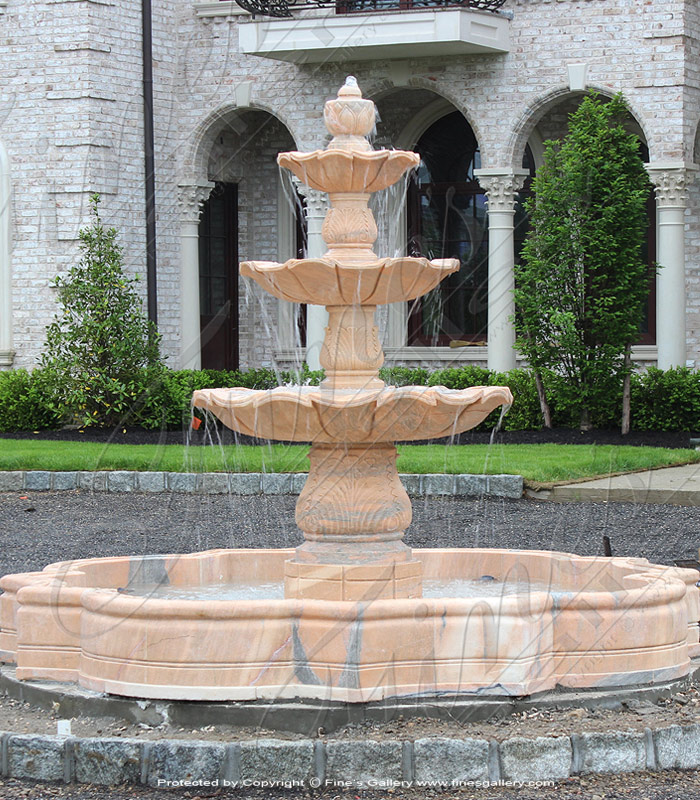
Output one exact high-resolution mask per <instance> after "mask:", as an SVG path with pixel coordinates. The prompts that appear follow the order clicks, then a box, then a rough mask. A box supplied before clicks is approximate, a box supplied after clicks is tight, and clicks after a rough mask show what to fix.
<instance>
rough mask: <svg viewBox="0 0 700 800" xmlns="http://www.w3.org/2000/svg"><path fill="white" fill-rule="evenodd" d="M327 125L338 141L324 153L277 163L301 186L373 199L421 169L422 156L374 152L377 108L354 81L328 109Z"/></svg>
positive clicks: (280, 158) (282, 156) (284, 158)
mask: <svg viewBox="0 0 700 800" xmlns="http://www.w3.org/2000/svg"><path fill="white" fill-rule="evenodd" d="M323 120H324V122H325V123H326V128H328V131H329V132H330V133H331V134H332V135H333V139H332V140H331V142H330V143H329V145H328V147H327V148H326V149H325V150H314V151H313V152H312V153H299V152H296V151H295V152H291V153H280V154H279V156H277V163H278V164H279V165H280V166H282V167H285V168H286V169H288V170H290V171H291V172H293V173H294V174H295V175H296V176H297V178H299V180H300V181H301V182H302V183H305V184H306V185H307V186H309V187H311V188H312V189H316V190H317V191H321V192H328V193H329V194H330V195H335V194H371V193H373V192H379V191H381V190H382V189H386V188H387V187H388V186H393V184H395V183H396V182H397V181H398V180H399V178H400V177H401V176H402V175H403V174H404V172H406V171H407V170H409V169H413V168H415V167H417V166H418V164H419V163H420V156H419V155H418V153H411V152H408V151H404V150H372V146H371V145H370V143H369V142H368V141H367V138H366V137H367V136H368V135H369V133H370V132H371V131H372V129H373V128H374V121H375V106H374V103H373V102H372V101H371V100H365V99H363V97H362V92H361V91H360V89H359V87H358V85H357V81H356V80H355V79H354V78H352V77H349V78H348V79H347V80H346V81H345V85H344V86H342V87H341V88H340V90H339V91H338V97H337V99H335V100H329V101H328V102H327V103H326V105H325V106H324V109H323Z"/></svg>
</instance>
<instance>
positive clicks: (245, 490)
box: [229, 472, 262, 494]
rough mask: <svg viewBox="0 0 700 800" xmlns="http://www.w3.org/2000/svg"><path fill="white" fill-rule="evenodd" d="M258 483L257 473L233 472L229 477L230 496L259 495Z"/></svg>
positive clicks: (259, 478) (259, 476)
mask: <svg viewBox="0 0 700 800" xmlns="http://www.w3.org/2000/svg"><path fill="white" fill-rule="evenodd" d="M260 483H261V475H260V473H259V472H234V473H233V474H231V475H229V485H230V487H231V494H260V492H261V491H262V490H261V488H260Z"/></svg>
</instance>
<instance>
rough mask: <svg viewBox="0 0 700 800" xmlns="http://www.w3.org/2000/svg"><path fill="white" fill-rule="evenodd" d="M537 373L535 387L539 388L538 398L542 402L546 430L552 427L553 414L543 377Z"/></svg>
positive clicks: (541, 408) (541, 407) (535, 371)
mask: <svg viewBox="0 0 700 800" xmlns="http://www.w3.org/2000/svg"><path fill="white" fill-rule="evenodd" d="M534 373H535V386H536V387H537V397H538V398H539V401H540V410H541V411H542V420H543V422H544V427H545V428H551V427H552V412H551V411H550V410H549V403H548V402H547V395H546V393H545V391H544V384H543V383H542V376H541V375H540V373H539V372H538V371H537V370H534Z"/></svg>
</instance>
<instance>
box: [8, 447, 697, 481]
mask: <svg viewBox="0 0 700 800" xmlns="http://www.w3.org/2000/svg"><path fill="white" fill-rule="evenodd" d="M307 450H308V448H307V447H306V446H302V445H291V446H290V445H281V444H275V445H270V446H266V447H251V446H238V447H233V446H231V447H190V448H186V447H183V446H181V445H162V446H159V445H126V444H113V445H103V444H99V443H96V442H48V441H44V440H31V439H29V440H26V439H0V470H23V469H43V470H54V471H59V470H69V471H70V470H96V469H134V470H164V471H172V472H221V471H228V472H263V471H264V472H306V471H307V469H308V461H307V459H306V453H307ZM698 461H700V452H697V451H695V450H671V449H665V448H661V447H630V446H622V447H618V446H614V445H559V444H497V445H492V446H488V445H481V444H478V445H450V446H445V445H403V446H402V445H400V446H399V460H398V467H399V471H400V472H447V473H455V472H467V473H477V474H482V473H489V474H497V473H513V474H518V475H522V476H523V477H524V478H525V479H526V480H527V481H529V482H533V483H548V482H553V481H565V480H575V479H577V478H586V477H594V476H600V475H609V474H610V473H615V472H633V471H635V470H642V469H651V468H654V467H663V466H669V465H671V464H688V463H691V462H698Z"/></svg>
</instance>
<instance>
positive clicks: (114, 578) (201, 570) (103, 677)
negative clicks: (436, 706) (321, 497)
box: [0, 550, 700, 702]
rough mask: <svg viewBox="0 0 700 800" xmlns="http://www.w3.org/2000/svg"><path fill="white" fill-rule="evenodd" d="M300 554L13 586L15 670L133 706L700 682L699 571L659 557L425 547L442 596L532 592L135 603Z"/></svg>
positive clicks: (224, 580) (256, 553)
mask: <svg viewBox="0 0 700 800" xmlns="http://www.w3.org/2000/svg"><path fill="white" fill-rule="evenodd" d="M292 555H293V551H292V550H213V551H209V552H205V553H198V554H192V555H184V556H178V555H173V556H156V557H154V556H149V557H131V558H128V557H125V558H109V559H90V560H85V561H76V562H70V563H65V564H55V565H51V566H49V567H47V568H46V569H45V570H44V571H42V572H33V573H26V574H21V575H9V576H6V577H4V578H3V579H2V581H0V587H1V588H2V589H3V590H4V594H3V595H2V596H0V659H2V660H4V661H7V662H11V663H16V664H17V676H18V677H19V678H20V679H54V680H61V681H74V682H77V683H79V684H80V685H81V686H84V687H87V688H90V689H94V690H97V691H105V692H110V693H114V694H119V695H129V696H138V697H149V698H169V699H190V700H254V699H258V698H285V697H289V698H291V697H307V698H325V699H329V700H338V701H349V702H364V701H369V700H378V699H381V698H384V697H391V696H406V695H415V694H425V693H428V694H438V693H445V692H455V693H467V692H474V691H479V692H480V693H482V694H490V693H492V694H516V695H527V694H532V693H534V692H538V691H543V690H548V689H552V688H554V687H555V686H557V685H560V686H567V687H596V686H598V687H600V686H617V685H629V684H633V683H653V682H655V681H664V680H668V679H671V678H675V677H681V676H683V675H685V674H687V672H688V670H689V666H690V658H691V657H693V656H696V655H698V654H700V645H699V644H698V619H700V595H699V592H698V589H697V588H696V587H695V581H696V580H697V573H696V572H695V571H693V570H680V569H676V568H671V567H663V566H657V565H652V564H649V563H648V562H647V561H645V560H643V559H625V558H612V559H606V558H584V557H579V556H574V555H569V554H563V553H548V552H539V551H504V550H416V551H414V555H415V557H417V558H418V559H420V560H421V561H422V562H423V570H424V581H425V582H426V585H429V584H430V582H431V581H436V580H439V581H441V583H442V584H446V585H449V584H450V581H452V580H458V581H461V580H463V579H465V578H471V579H479V578H481V577H482V576H489V577H493V578H496V579H497V580H506V581H507V582H509V583H513V582H516V583H520V582H522V583H523V585H524V584H525V583H529V584H531V585H532V588H531V589H530V590H529V591H519V592H516V593H514V594H504V595H495V596H484V597H478V596H476V597H475V596H470V597H433V596H431V597H423V598H419V599H405V600H376V601H372V602H327V601H319V600H291V599H283V598H282V597H281V592H280V596H279V597H271V598H269V599H249V600H247V599H241V600H212V599H210V598H203V599H199V600H189V599H188V600H184V599H177V598H159V597H157V596H156V595H153V596H148V595H146V596H142V595H136V594H131V593H128V592H130V591H132V590H134V588H137V587H148V586H153V585H154V584H157V583H167V585H168V589H169V590H172V588H173V587H211V586H212V585H215V584H221V585H222V587H225V586H230V585H234V584H236V583H237V582H239V583H250V584H256V583H258V584H259V583H266V584H272V585H279V586H280V587H281V584H282V582H283V579H284V562H285V560H287V559H289V558H290V557H291V556H292ZM118 589H122V590H124V589H127V591H118ZM433 591H435V589H434V590H433ZM437 591H438V592H439V588H438V590H437ZM447 591H449V589H448V590H447ZM274 593H275V592H273V594H274Z"/></svg>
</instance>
